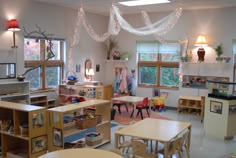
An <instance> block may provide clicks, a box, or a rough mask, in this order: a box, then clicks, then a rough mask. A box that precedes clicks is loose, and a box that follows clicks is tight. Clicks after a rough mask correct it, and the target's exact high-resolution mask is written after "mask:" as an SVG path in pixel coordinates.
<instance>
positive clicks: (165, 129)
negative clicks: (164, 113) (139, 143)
mask: <svg viewBox="0 0 236 158" xmlns="http://www.w3.org/2000/svg"><path fill="white" fill-rule="evenodd" d="M187 128H188V129H189V130H190V132H189V144H188V146H189V147H190V138H191V123H188V122H179V121H172V120H162V119H152V118H146V119H144V120H141V121H139V122H137V123H135V124H132V125H129V126H127V127H125V128H122V129H120V130H117V131H116V132H115V148H118V138H119V136H121V135H124V136H131V137H140V138H145V139H150V140H155V141H157V142H161V143H163V144H164V157H165V158H167V150H168V145H169V141H170V140H171V139H173V138H174V137H176V136H177V135H178V134H179V133H181V132H182V131H184V130H185V129H187Z"/></svg>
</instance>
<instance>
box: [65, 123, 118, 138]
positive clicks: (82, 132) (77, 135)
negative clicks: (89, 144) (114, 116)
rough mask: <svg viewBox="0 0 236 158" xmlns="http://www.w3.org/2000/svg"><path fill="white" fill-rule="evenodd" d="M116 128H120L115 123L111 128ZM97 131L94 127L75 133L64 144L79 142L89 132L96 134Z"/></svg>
mask: <svg viewBox="0 0 236 158" xmlns="http://www.w3.org/2000/svg"><path fill="white" fill-rule="evenodd" d="M115 126H118V124H115V123H111V128H112V127H115ZM95 131H96V128H95V127H93V128H88V129H86V130H83V131H81V132H78V133H75V134H72V135H69V136H67V137H65V138H64V142H73V141H76V140H79V139H82V138H84V137H85V135H86V134H87V133H89V132H95Z"/></svg>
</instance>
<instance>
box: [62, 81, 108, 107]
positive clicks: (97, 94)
mask: <svg viewBox="0 0 236 158" xmlns="http://www.w3.org/2000/svg"><path fill="white" fill-rule="evenodd" d="M71 97H75V98H76V97H84V98H85V99H86V100H89V99H104V100H111V98H112V85H99V86H95V85H82V86H81V85H59V105H65V104H67V103H68V102H69V103H72V102H73V101H72V99H70V98H71Z"/></svg>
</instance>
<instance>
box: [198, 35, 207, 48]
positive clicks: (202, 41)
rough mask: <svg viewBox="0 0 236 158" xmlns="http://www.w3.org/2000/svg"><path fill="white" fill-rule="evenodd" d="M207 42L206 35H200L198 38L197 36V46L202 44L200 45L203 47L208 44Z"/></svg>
mask: <svg viewBox="0 0 236 158" xmlns="http://www.w3.org/2000/svg"><path fill="white" fill-rule="evenodd" d="M207 45H208V44H207V42H206V38H205V36H203V35H199V36H198V38H197V41H196V43H195V46H200V47H203V46H207Z"/></svg>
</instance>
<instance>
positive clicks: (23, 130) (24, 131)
mask: <svg viewBox="0 0 236 158" xmlns="http://www.w3.org/2000/svg"><path fill="white" fill-rule="evenodd" d="M19 128H20V135H21V136H24V137H27V136H28V135H29V128H28V126H19Z"/></svg>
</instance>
